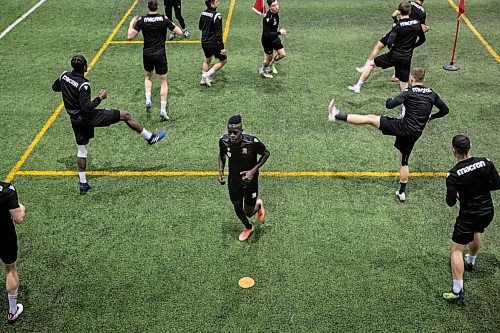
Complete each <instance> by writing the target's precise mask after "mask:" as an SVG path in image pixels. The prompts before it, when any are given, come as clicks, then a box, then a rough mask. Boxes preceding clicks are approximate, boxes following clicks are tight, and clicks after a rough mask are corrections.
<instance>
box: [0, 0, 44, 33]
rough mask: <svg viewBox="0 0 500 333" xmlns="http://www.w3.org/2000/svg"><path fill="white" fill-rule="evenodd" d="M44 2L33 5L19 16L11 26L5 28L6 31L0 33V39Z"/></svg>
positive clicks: (41, 0) (42, 0)
mask: <svg viewBox="0 0 500 333" xmlns="http://www.w3.org/2000/svg"><path fill="white" fill-rule="evenodd" d="M44 2H45V0H40V1H38V2H37V3H36V5H34V6H33V7H32V8H31V9H30V10H28V11H27V12H26V13H24V14H23V16H21V17H20V18H18V19H17V20H16V21H15V22H14V23H12V24H11V25H9V26H8V27H7V29H5V30H4V31H2V33H1V34H0V39H2V38H3V36H5V35H7V34H8V33H9V32H10V31H11V30H12V29H14V27H15V26H16V25H18V24H19V23H21V22H22V21H23V20H24V19H25V18H27V17H28V16H29V15H30V14H31V13H33V12H34V11H35V10H36V9H37V8H38V7H40V6H41V5H42V4H43V3H44Z"/></svg>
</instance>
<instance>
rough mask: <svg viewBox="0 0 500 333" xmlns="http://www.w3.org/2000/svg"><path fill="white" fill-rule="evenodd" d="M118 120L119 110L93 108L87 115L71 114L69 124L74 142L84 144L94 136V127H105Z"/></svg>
mask: <svg viewBox="0 0 500 333" xmlns="http://www.w3.org/2000/svg"><path fill="white" fill-rule="evenodd" d="M119 121H120V110H115V109H95V110H94V111H91V112H90V113H89V114H88V115H80V116H72V117H71V126H72V127H73V132H74V133H75V138H76V144H77V145H86V144H88V143H89V140H90V139H92V138H93V137H94V127H105V126H109V125H112V124H115V123H117V122H119Z"/></svg>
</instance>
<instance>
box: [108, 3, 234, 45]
mask: <svg viewBox="0 0 500 333" xmlns="http://www.w3.org/2000/svg"><path fill="white" fill-rule="evenodd" d="M235 4H236V0H231V4H230V5H229V12H228V14H227V20H226V25H225V26H224V32H223V34H222V41H223V42H224V43H226V41H227V37H228V36H229V26H230V25H231V18H232V17H233V11H234V6H235ZM166 43H167V44H201V40H168V41H166ZM109 44H118V45H126V44H144V41H142V40H114V41H111V42H110V43H109Z"/></svg>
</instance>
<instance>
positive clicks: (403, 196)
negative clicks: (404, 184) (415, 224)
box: [396, 190, 406, 202]
mask: <svg viewBox="0 0 500 333" xmlns="http://www.w3.org/2000/svg"><path fill="white" fill-rule="evenodd" d="M396 197H397V198H398V199H399V202H405V201H406V193H405V192H403V193H399V190H397V191H396Z"/></svg>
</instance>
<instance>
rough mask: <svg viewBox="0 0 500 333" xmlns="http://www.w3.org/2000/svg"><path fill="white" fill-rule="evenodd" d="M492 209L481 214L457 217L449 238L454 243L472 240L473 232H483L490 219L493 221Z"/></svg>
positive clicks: (463, 243) (464, 242) (466, 242)
mask: <svg viewBox="0 0 500 333" xmlns="http://www.w3.org/2000/svg"><path fill="white" fill-rule="evenodd" d="M493 215H494V211H493V210H491V213H489V214H486V215H483V216H475V217H463V216H462V217H461V216H459V217H457V220H456V222H455V227H454V228H453V235H452V236H451V240H452V241H454V242H455V243H458V244H462V245H467V244H469V243H470V242H472V241H473V240H474V233H476V232H480V233H483V232H484V229H486V228H487V227H488V226H489V225H490V223H491V221H493Z"/></svg>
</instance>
